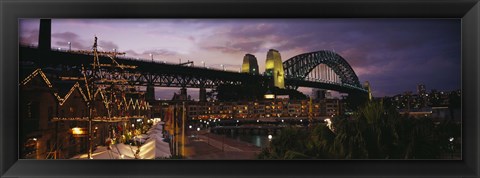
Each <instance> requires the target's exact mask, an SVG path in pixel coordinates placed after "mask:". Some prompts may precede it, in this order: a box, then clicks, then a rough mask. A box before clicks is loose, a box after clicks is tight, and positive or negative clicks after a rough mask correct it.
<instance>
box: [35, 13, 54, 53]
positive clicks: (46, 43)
mask: <svg viewBox="0 0 480 178" xmlns="http://www.w3.org/2000/svg"><path fill="white" fill-rule="evenodd" d="M39 31H40V32H39V35H38V36H39V37H38V49H41V50H46V51H50V50H51V46H52V44H51V41H52V40H51V38H52V34H51V33H52V20H51V19H40V30H39Z"/></svg>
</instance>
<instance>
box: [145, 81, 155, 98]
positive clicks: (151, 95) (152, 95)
mask: <svg viewBox="0 0 480 178" xmlns="http://www.w3.org/2000/svg"><path fill="white" fill-rule="evenodd" d="M145 99H146V100H147V101H154V100H155V87H154V86H153V85H148V86H147V93H146V95H145Z"/></svg>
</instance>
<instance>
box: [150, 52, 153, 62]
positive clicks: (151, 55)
mask: <svg viewBox="0 0 480 178" xmlns="http://www.w3.org/2000/svg"><path fill="white" fill-rule="evenodd" d="M150 57H151V58H152V62H153V54H152V53H150Z"/></svg>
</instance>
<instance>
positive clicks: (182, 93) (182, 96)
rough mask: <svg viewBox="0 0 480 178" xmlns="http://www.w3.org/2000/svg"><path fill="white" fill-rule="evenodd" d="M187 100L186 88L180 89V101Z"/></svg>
mask: <svg viewBox="0 0 480 178" xmlns="http://www.w3.org/2000/svg"><path fill="white" fill-rule="evenodd" d="M187 99H188V95H187V88H185V87H182V88H181V89H180V100H187Z"/></svg>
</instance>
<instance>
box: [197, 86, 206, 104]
mask: <svg viewBox="0 0 480 178" xmlns="http://www.w3.org/2000/svg"><path fill="white" fill-rule="evenodd" d="M198 96H199V97H198V99H199V100H200V101H201V102H205V101H207V89H206V88H205V87H201V88H200V94H199V95H198Z"/></svg>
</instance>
